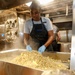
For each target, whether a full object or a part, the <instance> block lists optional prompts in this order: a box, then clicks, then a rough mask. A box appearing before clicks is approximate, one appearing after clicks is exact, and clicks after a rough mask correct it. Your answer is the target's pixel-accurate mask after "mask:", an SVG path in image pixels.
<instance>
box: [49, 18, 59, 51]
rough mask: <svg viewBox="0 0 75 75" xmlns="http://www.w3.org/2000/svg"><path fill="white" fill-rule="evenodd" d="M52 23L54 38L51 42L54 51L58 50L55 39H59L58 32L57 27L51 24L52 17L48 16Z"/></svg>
mask: <svg viewBox="0 0 75 75" xmlns="http://www.w3.org/2000/svg"><path fill="white" fill-rule="evenodd" d="M50 20H51V22H52V25H53V32H54V40H53V42H52V47H53V50H54V51H59V47H58V43H57V41H60V33H59V29H58V27H57V26H56V25H54V24H53V18H50Z"/></svg>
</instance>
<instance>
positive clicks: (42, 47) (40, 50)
mask: <svg viewBox="0 0 75 75" xmlns="http://www.w3.org/2000/svg"><path fill="white" fill-rule="evenodd" d="M45 49H46V47H45V45H42V46H41V47H40V48H39V49H38V52H40V53H43V52H44V51H45Z"/></svg>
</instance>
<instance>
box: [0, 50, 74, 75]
mask: <svg viewBox="0 0 75 75" xmlns="http://www.w3.org/2000/svg"><path fill="white" fill-rule="evenodd" d="M24 51H26V50H25V49H13V50H6V51H1V52H0V75H64V74H65V75H75V74H74V73H73V72H72V71H69V70H54V71H53V70H47V71H46V70H38V69H33V68H29V67H25V66H21V65H17V64H13V63H11V62H10V61H11V60H12V59H13V58H15V57H16V56H18V55H20V53H21V52H24ZM51 54H52V53H51ZM57 54H59V53H57ZM61 54H66V53H61ZM61 54H60V55H61ZM43 55H45V56H47V55H49V53H46V54H45V53H44V54H43ZM52 55H53V54H52ZM54 55H56V53H54ZM58 56H59V55H58ZM63 58H64V57H63Z"/></svg>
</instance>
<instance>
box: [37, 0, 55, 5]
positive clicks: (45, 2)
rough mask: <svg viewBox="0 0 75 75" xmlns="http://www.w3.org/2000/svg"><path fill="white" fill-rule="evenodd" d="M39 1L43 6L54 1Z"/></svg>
mask: <svg viewBox="0 0 75 75" xmlns="http://www.w3.org/2000/svg"><path fill="white" fill-rule="evenodd" d="M37 1H39V2H40V4H41V5H46V4H48V3H50V2H52V1H54V0H37Z"/></svg>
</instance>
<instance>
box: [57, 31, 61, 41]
mask: <svg viewBox="0 0 75 75" xmlns="http://www.w3.org/2000/svg"><path fill="white" fill-rule="evenodd" d="M60 39H61V37H60V32H57V41H60Z"/></svg>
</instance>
